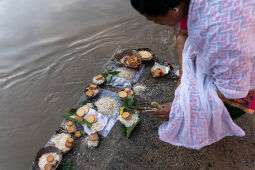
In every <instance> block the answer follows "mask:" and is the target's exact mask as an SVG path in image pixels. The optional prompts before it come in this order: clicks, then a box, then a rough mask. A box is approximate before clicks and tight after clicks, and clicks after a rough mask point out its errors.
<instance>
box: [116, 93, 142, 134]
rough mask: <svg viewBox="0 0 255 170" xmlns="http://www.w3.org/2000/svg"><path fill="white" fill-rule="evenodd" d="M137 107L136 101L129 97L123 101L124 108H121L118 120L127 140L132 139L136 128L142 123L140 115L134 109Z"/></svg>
mask: <svg viewBox="0 0 255 170" xmlns="http://www.w3.org/2000/svg"><path fill="white" fill-rule="evenodd" d="M135 105H136V104H135V101H134V100H133V99H132V98H130V97H127V98H125V100H124V101H123V104H122V107H121V108H120V113H119V116H118V120H119V122H120V124H121V126H122V129H123V133H124V135H125V137H126V138H129V137H130V135H131V133H132V132H133V130H134V128H135V127H136V125H137V124H138V123H139V122H140V117H139V114H140V113H139V112H137V111H135V110H134V109H133V107H134V106H135Z"/></svg>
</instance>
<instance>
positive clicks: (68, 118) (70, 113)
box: [62, 99, 97, 128]
mask: <svg viewBox="0 0 255 170" xmlns="http://www.w3.org/2000/svg"><path fill="white" fill-rule="evenodd" d="M87 103H89V100H88V99H87V100H85V101H84V102H82V104H81V105H79V106H78V107H77V108H80V107H81V106H84V105H86V104H87ZM77 108H72V109H71V110H69V112H67V113H66V114H64V115H62V117H63V118H65V119H67V120H71V121H74V122H76V123H79V124H85V125H87V126H88V128H91V127H92V124H91V123H89V122H88V121H86V120H83V121H79V120H76V119H74V118H72V116H74V115H75V113H76V111H77ZM93 109H95V110H96V111H97V106H95V105H94V104H93Z"/></svg>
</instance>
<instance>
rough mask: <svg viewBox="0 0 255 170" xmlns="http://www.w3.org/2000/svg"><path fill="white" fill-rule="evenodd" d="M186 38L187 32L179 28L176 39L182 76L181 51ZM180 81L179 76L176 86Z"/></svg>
mask: <svg viewBox="0 0 255 170" xmlns="http://www.w3.org/2000/svg"><path fill="white" fill-rule="evenodd" d="M187 38H188V32H187V31H185V30H181V32H180V34H179V35H178V37H177V40H176V41H177V42H176V45H177V55H178V62H179V73H180V77H181V76H182V51H183V48H184V44H185V42H186V40H187ZM180 83H181V78H179V80H178V82H177V84H176V87H178V86H179V84H180Z"/></svg>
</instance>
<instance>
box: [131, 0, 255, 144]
mask: <svg viewBox="0 0 255 170" xmlns="http://www.w3.org/2000/svg"><path fill="white" fill-rule="evenodd" d="M131 4H132V6H133V7H134V8H135V9H136V10H137V11H139V12H140V13H141V14H142V15H144V16H145V17H146V18H147V19H148V20H152V21H154V22H155V23H158V24H161V25H169V26H175V25H176V24H177V23H179V25H180V26H181V27H183V28H184V27H185V19H187V26H188V27H187V29H188V30H187V32H186V31H185V30H184V31H183V30H182V29H181V31H180V32H179V33H178V35H177V52H178V58H179V62H180V66H181V73H182V76H181V83H180V85H179V86H178V88H177V89H176V91H175V99H174V101H173V103H167V104H164V105H162V107H161V109H160V110H158V111H155V112H153V114H154V115H155V116H157V117H158V118H159V119H161V120H168V121H167V122H164V123H163V124H162V125H161V126H160V128H159V137H160V139H161V140H163V141H165V142H168V143H171V144H174V145H178V146H185V147H188V148H192V149H200V148H202V147H204V146H206V145H210V144H212V143H214V142H217V141H219V140H220V139H222V138H224V137H225V136H232V135H236V136H244V135H245V133H244V131H243V130H242V129H241V128H240V127H238V126H237V125H236V124H235V123H234V122H233V121H232V119H231V117H230V114H229V112H228V110H227V109H229V110H230V109H233V107H232V106H234V107H237V110H236V109H234V111H235V113H237V115H233V117H234V116H239V115H238V114H239V113H240V111H241V110H240V109H242V110H244V111H245V112H249V113H254V110H255V106H254V104H255V100H254V98H253V96H254V89H255V48H254V47H255V41H254V38H255V12H254V11H255V3H254V1H248V0H246V1H237V0H236V1H235V2H233V1H232V0H208V1H205V0H131ZM224 102H225V105H226V106H227V108H226V107H225V105H224ZM169 112H170V113H169ZM231 112H232V110H231Z"/></svg>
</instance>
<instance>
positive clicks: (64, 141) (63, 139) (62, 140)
mask: <svg viewBox="0 0 255 170" xmlns="http://www.w3.org/2000/svg"><path fill="white" fill-rule="evenodd" d="M73 142H74V140H73V138H72V137H71V135H70V134H68V133H60V134H56V135H55V136H53V137H52V138H51V140H50V143H51V145H53V146H54V147H56V148H58V149H59V150H60V151H61V152H62V153H64V154H65V153H67V152H68V151H70V150H71V149H72V147H73Z"/></svg>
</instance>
